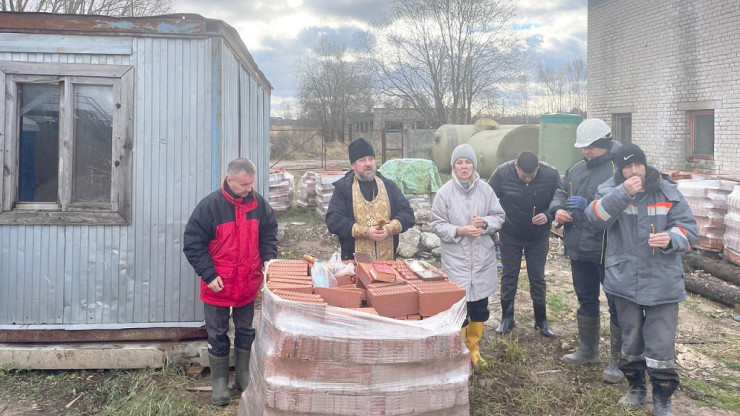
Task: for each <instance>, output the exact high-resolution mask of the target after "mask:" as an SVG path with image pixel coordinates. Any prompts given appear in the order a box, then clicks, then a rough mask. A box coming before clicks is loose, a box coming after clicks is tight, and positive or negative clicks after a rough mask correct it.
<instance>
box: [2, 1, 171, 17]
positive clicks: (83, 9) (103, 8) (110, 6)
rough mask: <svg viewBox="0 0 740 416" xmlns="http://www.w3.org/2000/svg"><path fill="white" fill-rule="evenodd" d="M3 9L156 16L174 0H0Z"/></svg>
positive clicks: (10, 10) (168, 8) (119, 15)
mask: <svg viewBox="0 0 740 416" xmlns="http://www.w3.org/2000/svg"><path fill="white" fill-rule="evenodd" d="M0 7H1V8H2V11H4V12H5V11H7V12H45V13H61V14H92V15H103V16H118V17H124V16H130V17H136V16H154V15H160V14H167V13H170V12H172V9H173V4H172V0H0Z"/></svg>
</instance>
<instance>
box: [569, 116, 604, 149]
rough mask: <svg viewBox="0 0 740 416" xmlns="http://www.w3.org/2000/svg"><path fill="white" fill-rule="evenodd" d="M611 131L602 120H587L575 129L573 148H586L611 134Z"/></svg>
mask: <svg viewBox="0 0 740 416" xmlns="http://www.w3.org/2000/svg"><path fill="white" fill-rule="evenodd" d="M611 132H612V129H611V127H609V125H608V124H606V123H605V122H604V121H603V120H601V119H598V118H587V119H585V120H583V122H582V123H581V124H579V125H578V128H577V129H576V144H575V145H574V146H575V147H586V146H588V145H590V144H591V143H593V142H595V141H596V140H599V139H601V138H604V137H606V136H607V135H609V134H611Z"/></svg>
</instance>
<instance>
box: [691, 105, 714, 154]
mask: <svg viewBox="0 0 740 416" xmlns="http://www.w3.org/2000/svg"><path fill="white" fill-rule="evenodd" d="M689 117H690V119H691V121H690V123H689V124H690V128H691V157H692V158H693V159H708V160H713V159H714V110H701V111H689Z"/></svg>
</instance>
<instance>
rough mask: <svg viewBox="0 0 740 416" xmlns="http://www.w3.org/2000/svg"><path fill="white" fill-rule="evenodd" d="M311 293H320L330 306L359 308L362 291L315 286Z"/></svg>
mask: <svg viewBox="0 0 740 416" xmlns="http://www.w3.org/2000/svg"><path fill="white" fill-rule="evenodd" d="M313 293H315V294H317V295H321V297H322V298H324V300H325V301H326V303H328V304H329V305H331V306H337V307H340V308H359V307H360V306H362V292H359V291H353V290H347V289H338V288H332V287H317V288H314V291H313Z"/></svg>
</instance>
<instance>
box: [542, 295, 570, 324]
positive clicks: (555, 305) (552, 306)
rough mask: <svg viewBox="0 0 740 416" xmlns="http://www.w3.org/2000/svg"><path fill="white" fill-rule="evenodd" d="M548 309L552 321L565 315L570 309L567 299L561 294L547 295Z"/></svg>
mask: <svg viewBox="0 0 740 416" xmlns="http://www.w3.org/2000/svg"><path fill="white" fill-rule="evenodd" d="M546 300H547V307H548V315H549V316H550V317H551V319H553V320H555V317H557V316H560V315H562V314H563V313H565V311H566V309H567V308H568V303H567V302H566V301H565V297H564V296H563V295H562V294H561V293H550V292H548V293H547V299H546Z"/></svg>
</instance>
